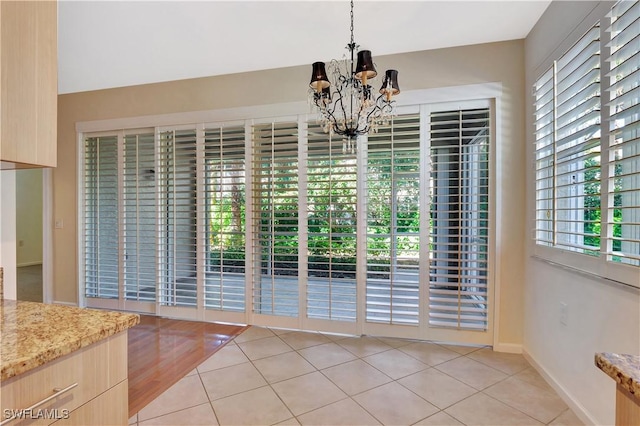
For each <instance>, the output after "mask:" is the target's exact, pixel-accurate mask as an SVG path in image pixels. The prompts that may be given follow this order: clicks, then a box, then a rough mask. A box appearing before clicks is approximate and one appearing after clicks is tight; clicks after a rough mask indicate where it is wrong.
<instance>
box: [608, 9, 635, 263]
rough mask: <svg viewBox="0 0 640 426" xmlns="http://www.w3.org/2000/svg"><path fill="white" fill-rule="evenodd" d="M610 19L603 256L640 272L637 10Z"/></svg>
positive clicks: (616, 12) (615, 12) (620, 12)
mask: <svg viewBox="0 0 640 426" xmlns="http://www.w3.org/2000/svg"><path fill="white" fill-rule="evenodd" d="M611 15H612V16H611V20H612V23H611V26H610V27H609V28H608V29H607V31H608V32H609V33H610V34H611V43H610V45H611V55H610V56H609V58H608V62H609V64H610V66H611V71H610V72H609V76H610V78H611V81H610V87H609V96H610V97H611V103H610V107H609V114H610V115H609V117H608V118H609V128H610V131H611V137H610V145H609V157H608V158H609V161H608V162H607V163H605V166H606V176H607V177H608V178H609V182H608V187H609V192H608V205H607V211H606V213H607V219H606V220H607V222H606V223H607V247H606V253H607V255H608V259H609V260H612V261H614V262H620V263H624V264H628V265H634V266H640V105H639V104H640V88H639V87H638V86H639V85H640V70H638V67H639V65H640V58H639V54H640V45H639V42H638V39H639V38H640V25H639V23H638V22H639V20H640V4H639V3H637V2H621V3H618V4H617V5H616V6H615V7H614V8H613V10H612V12H611Z"/></svg>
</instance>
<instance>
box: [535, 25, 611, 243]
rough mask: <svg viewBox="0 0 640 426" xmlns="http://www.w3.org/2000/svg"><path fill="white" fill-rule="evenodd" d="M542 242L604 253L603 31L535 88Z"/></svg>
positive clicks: (595, 30) (580, 43)
mask: <svg viewBox="0 0 640 426" xmlns="http://www.w3.org/2000/svg"><path fill="white" fill-rule="evenodd" d="M534 92H535V94H534V96H535V97H536V103H535V108H536V112H535V113H536V121H535V125H536V174H537V176H536V197H537V199H536V201H537V206H536V215H537V225H538V228H537V238H538V239H539V242H540V243H541V244H544V245H551V246H554V247H558V248H562V249H565V250H572V251H576V252H579V253H585V254H591V255H598V253H599V250H600V228H601V223H600V216H601V215H600V27H599V26H597V25H596V26H595V27H593V28H592V29H591V30H590V31H589V32H588V33H587V34H586V35H585V36H584V37H582V38H581V39H580V40H579V41H578V42H577V43H576V44H575V45H574V46H573V47H572V48H571V49H570V50H569V51H568V52H567V53H565V54H564V55H563V56H562V57H561V58H560V59H559V60H558V61H556V62H555V63H554V66H553V68H552V70H550V71H548V72H546V73H545V74H544V75H543V76H542V77H541V78H540V79H539V80H538V81H537V82H536V84H535V87H534Z"/></svg>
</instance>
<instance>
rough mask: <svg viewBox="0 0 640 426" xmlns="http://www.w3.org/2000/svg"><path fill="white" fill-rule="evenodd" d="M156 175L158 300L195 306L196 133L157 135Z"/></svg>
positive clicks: (183, 132) (183, 131) (167, 132)
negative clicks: (157, 159)
mask: <svg viewBox="0 0 640 426" xmlns="http://www.w3.org/2000/svg"><path fill="white" fill-rule="evenodd" d="M159 163H160V170H159V176H158V193H157V196H158V217H159V220H158V224H157V226H158V236H159V245H158V249H159V251H158V263H159V266H160V271H159V281H160V291H161V293H160V301H161V304H162V305H166V306H186V307H195V306H196V304H197V283H196V270H197V268H196V260H197V249H196V246H197V240H196V232H197V227H196V131H195V130H170V131H166V132H162V133H161V134H160V152H159Z"/></svg>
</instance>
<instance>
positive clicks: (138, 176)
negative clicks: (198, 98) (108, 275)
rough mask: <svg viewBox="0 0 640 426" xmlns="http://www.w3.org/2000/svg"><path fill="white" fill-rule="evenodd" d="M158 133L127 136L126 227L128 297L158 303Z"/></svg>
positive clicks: (124, 233) (125, 167)
mask: <svg viewBox="0 0 640 426" xmlns="http://www.w3.org/2000/svg"><path fill="white" fill-rule="evenodd" d="M154 152H155V136H154V133H143V134H133V135H126V136H125V137H124V164H123V167H122V175H123V188H122V191H123V194H122V212H121V213H122V225H123V240H124V241H123V243H124V258H123V261H122V265H123V269H124V297H125V299H127V300H138V301H149V302H154V301H155V300H156V277H157V272H156V173H155V167H156V166H155V156H154Z"/></svg>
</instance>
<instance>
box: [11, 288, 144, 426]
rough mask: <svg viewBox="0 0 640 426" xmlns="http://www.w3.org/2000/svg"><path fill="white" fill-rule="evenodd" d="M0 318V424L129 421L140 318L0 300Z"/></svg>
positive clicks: (107, 312)
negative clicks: (132, 347)
mask: <svg viewBox="0 0 640 426" xmlns="http://www.w3.org/2000/svg"><path fill="white" fill-rule="evenodd" d="M0 320H1V321H0V336H2V339H0V415H1V417H0V425H3V426H4V424H5V423H6V424H7V425H9V426H14V425H16V426H17V425H43V424H47V425H48V424H52V423H54V422H55V423H58V422H59V424H71V425H74V424H77V425H103V424H110V425H116V424H122V425H126V424H127V421H128V410H129V403H128V399H129V398H128V393H129V389H128V383H129V382H128V364H127V346H128V341H127V334H128V331H127V330H128V329H129V328H131V327H133V326H135V325H136V324H137V323H138V322H139V321H140V317H139V316H138V315H135V314H127V313H121V312H109V311H98V310H93V309H81V308H76V307H72V306H61V305H48V304H42V303H34V302H23V301H16V300H7V299H0Z"/></svg>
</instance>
